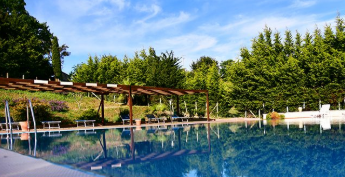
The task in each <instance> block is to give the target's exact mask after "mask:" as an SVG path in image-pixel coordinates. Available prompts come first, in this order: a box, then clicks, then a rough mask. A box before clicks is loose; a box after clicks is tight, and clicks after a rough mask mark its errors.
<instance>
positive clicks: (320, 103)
mask: <svg viewBox="0 0 345 177" xmlns="http://www.w3.org/2000/svg"><path fill="white" fill-rule="evenodd" d="M319 109H321V100H319Z"/></svg>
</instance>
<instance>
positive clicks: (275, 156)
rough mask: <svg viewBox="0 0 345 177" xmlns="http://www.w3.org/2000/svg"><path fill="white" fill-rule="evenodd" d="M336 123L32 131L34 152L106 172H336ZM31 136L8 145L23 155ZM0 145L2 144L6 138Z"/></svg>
mask: <svg viewBox="0 0 345 177" xmlns="http://www.w3.org/2000/svg"><path fill="white" fill-rule="evenodd" d="M342 124H343V123H342V122H339V123H337V125H334V124H333V125H332V128H331V129H330V130H323V129H322V127H321V125H320V124H317V123H316V124H315V123H302V126H301V125H300V123H293V122H292V123H291V122H288V123H284V121H280V122H273V124H271V123H270V122H243V123H222V124H202V125H183V126H181V125H179V126H175V127H171V126H169V127H164V126H160V127H157V126H155V127H147V128H142V130H135V128H134V129H133V128H128V129H109V130H97V131H92V132H89V133H86V132H85V133H80V132H79V133H78V132H61V134H62V136H59V137H47V136H42V134H38V140H37V142H38V144H37V150H36V153H37V157H39V158H43V159H46V160H48V161H52V162H54V163H61V164H68V165H71V166H74V167H76V168H80V169H83V170H88V171H92V172H94V173H98V174H105V175H109V176H166V177H169V176H278V175H281V176H342V175H343V174H345V172H344V169H345V163H344V162H345V158H344V156H343V154H344V153H345V147H344V140H345V136H344V132H343V131H342V129H341V128H342V126H341V125H342ZM31 141H33V139H29V140H26V141H22V140H20V139H15V140H14V144H13V149H14V150H15V151H17V152H20V153H23V154H28V149H29V144H33V142H31ZM30 142H31V143H30ZM30 146H31V145H30ZM1 147H2V148H7V147H8V144H7V141H6V140H3V139H2V140H1Z"/></svg>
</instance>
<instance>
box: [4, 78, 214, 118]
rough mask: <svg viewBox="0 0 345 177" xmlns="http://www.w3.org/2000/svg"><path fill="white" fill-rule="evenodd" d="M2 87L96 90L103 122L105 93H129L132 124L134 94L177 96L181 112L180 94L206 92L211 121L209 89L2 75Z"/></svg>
mask: <svg viewBox="0 0 345 177" xmlns="http://www.w3.org/2000/svg"><path fill="white" fill-rule="evenodd" d="M0 88H2V89H7V90H30V91H52V92H57V93H61V92H94V93H97V94H100V95H101V97H102V100H101V102H102V103H101V104H102V124H104V95H108V94H109V93H119V94H128V96H129V98H128V101H129V107H130V124H131V125H133V110H132V106H133V100H132V94H140V95H141V94H145V95H164V96H172V95H176V96H177V110H178V113H179V96H181V95H187V94H196V93H204V94H206V99H207V101H206V102H207V120H208V121H209V120H210V118H209V95H208V91H207V90H187V89H174V88H162V87H152V86H134V85H132V86H131V85H119V84H99V83H73V82H57V81H48V80H31V79H15V78H3V77H0Z"/></svg>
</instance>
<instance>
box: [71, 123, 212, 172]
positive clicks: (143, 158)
mask: <svg viewBox="0 0 345 177" xmlns="http://www.w3.org/2000/svg"><path fill="white" fill-rule="evenodd" d="M203 125H206V126H207V127H206V133H207V142H208V149H205V150H195V149H183V148H182V145H181V141H183V140H181V136H182V135H181V134H182V133H183V130H184V129H188V128H190V126H191V125H183V126H172V127H170V128H169V129H168V128H165V127H157V129H156V130H155V131H154V132H153V133H159V132H163V133H168V134H171V135H172V136H173V140H175V136H176V139H177V140H176V141H177V144H174V141H173V140H172V141H171V146H172V147H174V146H176V147H177V149H174V150H170V151H163V152H151V153H149V154H144V155H136V154H135V152H136V146H140V145H141V146H143V143H146V144H147V145H148V146H151V143H150V142H149V141H143V142H134V139H135V134H136V133H135V132H137V131H145V130H135V128H133V127H131V128H128V129H124V130H123V131H122V134H121V137H124V138H125V137H126V136H129V137H130V144H129V147H130V154H131V155H130V156H131V157H130V158H124V159H118V158H114V157H109V156H108V152H107V141H106V138H105V131H103V132H102V135H101V137H102V138H100V139H99V143H100V146H101V147H102V153H100V154H103V158H99V156H98V157H97V159H94V161H91V162H80V163H78V164H76V166H77V167H78V168H82V169H85V170H101V169H103V168H117V167H122V166H127V165H130V164H139V163H145V162H152V161H159V160H164V159H169V158H174V157H178V156H186V155H193V154H209V153H210V152H211V140H210V124H209V123H208V124H203ZM150 131H152V129H148V130H147V133H150ZM186 133H187V134H188V131H186ZM187 137H188V136H186V142H187V141H188V140H187ZM198 138H199V137H197V139H198ZM101 139H102V140H101ZM162 148H163V144H162ZM150 149H152V147H150Z"/></svg>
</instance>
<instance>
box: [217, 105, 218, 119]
mask: <svg viewBox="0 0 345 177" xmlns="http://www.w3.org/2000/svg"><path fill="white" fill-rule="evenodd" d="M217 118H218V102H217Z"/></svg>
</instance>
